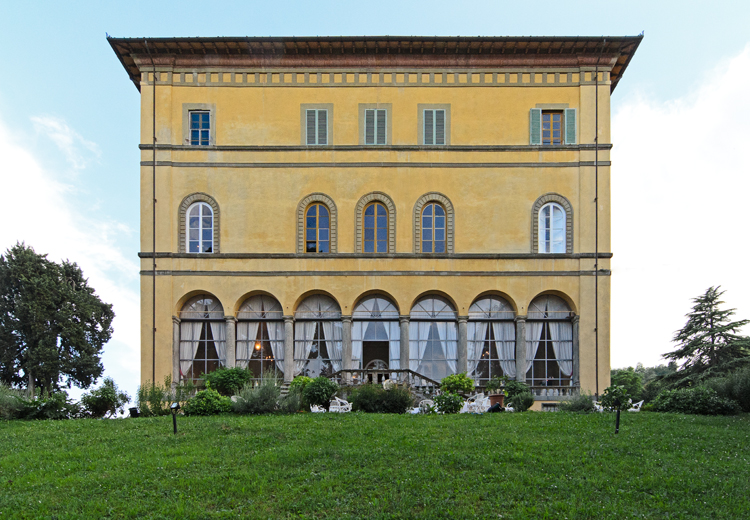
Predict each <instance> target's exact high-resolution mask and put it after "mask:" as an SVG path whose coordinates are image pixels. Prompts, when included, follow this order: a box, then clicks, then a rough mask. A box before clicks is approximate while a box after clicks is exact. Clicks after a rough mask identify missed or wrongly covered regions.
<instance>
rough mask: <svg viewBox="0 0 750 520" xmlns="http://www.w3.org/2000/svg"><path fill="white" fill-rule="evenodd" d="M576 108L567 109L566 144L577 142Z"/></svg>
mask: <svg viewBox="0 0 750 520" xmlns="http://www.w3.org/2000/svg"><path fill="white" fill-rule="evenodd" d="M576 143H577V141H576V109H575V108H566V109H565V144H576Z"/></svg>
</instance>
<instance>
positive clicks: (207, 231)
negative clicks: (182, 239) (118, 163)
mask: <svg viewBox="0 0 750 520" xmlns="http://www.w3.org/2000/svg"><path fill="white" fill-rule="evenodd" d="M187 223H188V225H187V230H186V232H187V235H188V236H187V243H188V250H187V251H188V253H213V251H214V212H213V210H212V209H211V206H209V205H208V204H206V203H205V202H196V203H194V204H192V205H191V206H190V207H189V208H188V209H187Z"/></svg>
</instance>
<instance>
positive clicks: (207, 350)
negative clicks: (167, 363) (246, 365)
mask: <svg viewBox="0 0 750 520" xmlns="http://www.w3.org/2000/svg"><path fill="white" fill-rule="evenodd" d="M180 320H181V321H180V380H191V381H193V382H194V383H195V382H197V381H198V380H199V379H200V378H201V376H202V375H203V374H208V373H211V372H213V371H214V370H216V369H217V368H219V367H220V366H224V365H225V364H226V323H225V321H224V309H223V307H222V306H221V303H219V301H218V300H217V299H215V298H214V297H212V296H196V297H195V298H192V299H191V300H188V302H187V303H185V305H184V306H183V307H182V311H180Z"/></svg>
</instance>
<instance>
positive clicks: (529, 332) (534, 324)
mask: <svg viewBox="0 0 750 520" xmlns="http://www.w3.org/2000/svg"><path fill="white" fill-rule="evenodd" d="M542 327H544V323H543V322H541V321H529V322H526V370H524V374H525V373H526V372H528V371H529V369H530V368H531V364H532V363H533V362H534V358H535V357H536V350H537V349H538V348H539V341H540V340H541V338H542Z"/></svg>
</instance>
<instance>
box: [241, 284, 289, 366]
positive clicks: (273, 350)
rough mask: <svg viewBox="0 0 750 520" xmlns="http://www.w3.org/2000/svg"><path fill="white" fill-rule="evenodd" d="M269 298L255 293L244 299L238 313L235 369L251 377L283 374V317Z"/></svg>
mask: <svg viewBox="0 0 750 520" xmlns="http://www.w3.org/2000/svg"><path fill="white" fill-rule="evenodd" d="M283 314H284V313H283V310H282V308H281V304H280V303H279V302H278V301H277V300H276V298H274V297H272V296H267V295H264V294H258V295H255V296H251V297H250V298H248V299H247V300H245V301H244V302H243V304H242V306H241V307H240V310H239V312H238V313H237V357H236V360H237V366H238V367H242V368H247V369H248V370H249V371H250V372H252V374H253V378H255V379H260V378H261V377H262V376H263V374H264V373H267V372H273V373H274V375H275V376H277V377H278V376H279V375H280V374H282V375H283V373H284V316H283Z"/></svg>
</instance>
